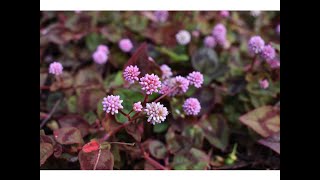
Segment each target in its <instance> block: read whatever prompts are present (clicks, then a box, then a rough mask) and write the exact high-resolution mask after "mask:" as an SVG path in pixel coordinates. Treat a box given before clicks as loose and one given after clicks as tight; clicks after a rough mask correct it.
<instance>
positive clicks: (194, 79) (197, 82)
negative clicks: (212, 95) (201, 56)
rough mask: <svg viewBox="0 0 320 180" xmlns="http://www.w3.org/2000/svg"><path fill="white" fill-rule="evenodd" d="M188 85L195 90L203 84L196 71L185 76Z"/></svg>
mask: <svg viewBox="0 0 320 180" xmlns="http://www.w3.org/2000/svg"><path fill="white" fill-rule="evenodd" d="M187 79H188V80H189V83H190V84H191V85H194V86H195V87H196V88H200V87H201V85H202V83H203V75H202V74H201V73H200V72H198V71H193V72H192V73H190V74H189V75H188V76H187Z"/></svg>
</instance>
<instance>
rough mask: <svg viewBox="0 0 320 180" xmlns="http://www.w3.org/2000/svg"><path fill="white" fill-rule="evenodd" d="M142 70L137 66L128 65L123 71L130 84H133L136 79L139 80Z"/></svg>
mask: <svg viewBox="0 0 320 180" xmlns="http://www.w3.org/2000/svg"><path fill="white" fill-rule="evenodd" d="M139 74H140V71H139V68H138V67H137V66H131V65H130V66H127V67H126V69H125V70H124V72H123V77H124V79H125V80H126V81H128V82H129V83H130V84H133V83H134V81H138V80H139V78H138V76H139Z"/></svg>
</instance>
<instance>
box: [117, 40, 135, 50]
mask: <svg viewBox="0 0 320 180" xmlns="http://www.w3.org/2000/svg"><path fill="white" fill-rule="evenodd" d="M119 48H120V49H121V50H122V51H123V52H130V51H131V50H132V48H133V44H132V42H131V40H130V39H121V40H120V41H119Z"/></svg>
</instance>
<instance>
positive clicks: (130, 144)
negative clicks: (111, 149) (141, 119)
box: [108, 142, 136, 146]
mask: <svg viewBox="0 0 320 180" xmlns="http://www.w3.org/2000/svg"><path fill="white" fill-rule="evenodd" d="M108 143H110V144H121V145H127V146H134V145H135V144H136V143H125V142H108Z"/></svg>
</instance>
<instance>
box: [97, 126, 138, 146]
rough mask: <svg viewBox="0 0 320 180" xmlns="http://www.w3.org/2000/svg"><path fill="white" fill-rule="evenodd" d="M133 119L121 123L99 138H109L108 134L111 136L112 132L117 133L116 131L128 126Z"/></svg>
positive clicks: (104, 139)
mask: <svg viewBox="0 0 320 180" xmlns="http://www.w3.org/2000/svg"><path fill="white" fill-rule="evenodd" d="M132 122H133V121H127V122H125V123H123V124H122V125H121V126H119V127H117V128H116V129H115V130H113V131H110V132H109V133H107V134H106V135H104V136H103V138H102V139H101V140H100V141H101V142H103V141H106V140H108V139H109V137H110V136H112V135H113V134H115V133H117V132H118V131H120V130H121V129H122V128H124V127H126V126H128V125H129V124H131V123H132Z"/></svg>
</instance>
